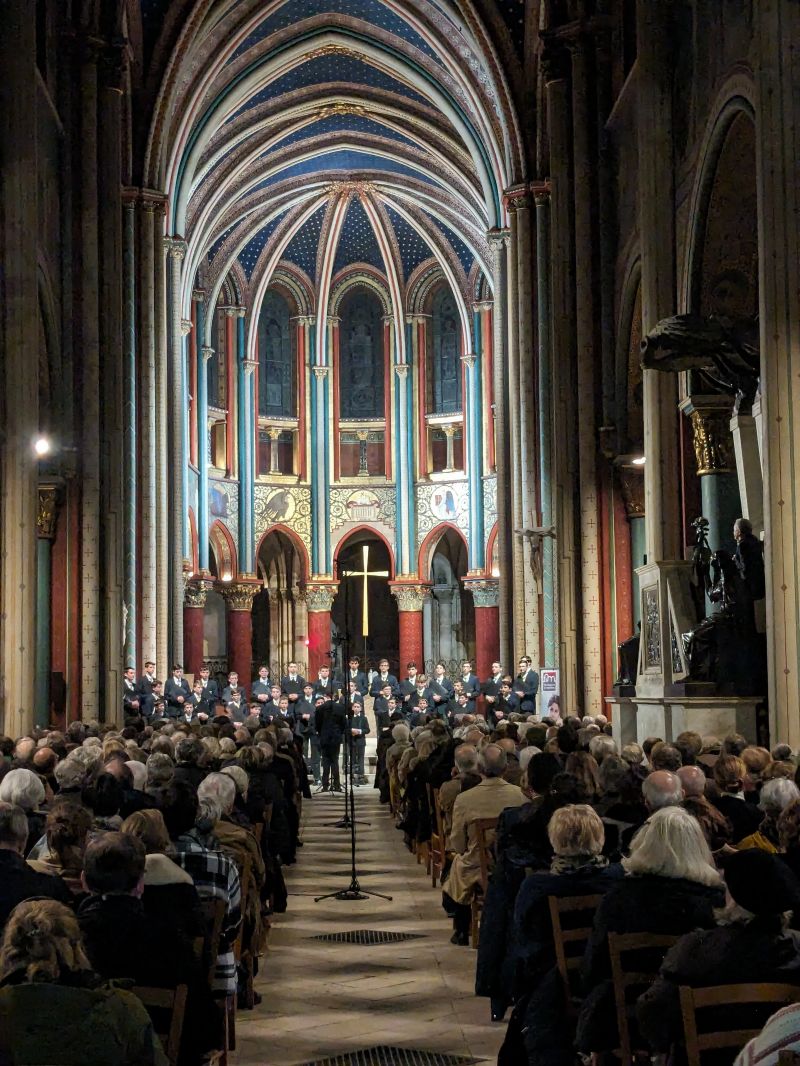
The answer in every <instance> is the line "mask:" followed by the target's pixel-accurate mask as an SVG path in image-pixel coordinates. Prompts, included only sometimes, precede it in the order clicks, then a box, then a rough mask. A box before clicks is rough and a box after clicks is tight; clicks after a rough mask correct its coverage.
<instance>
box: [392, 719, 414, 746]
mask: <svg viewBox="0 0 800 1066" xmlns="http://www.w3.org/2000/svg"><path fill="white" fill-rule="evenodd" d="M410 737H411V730H410V729H409V728H408V726H407V725H406V724H405V722H398V723H397V725H396V726H395V727H394V729H393V730H392V740H394V741H395V743H397V744H399V743H400V742H401V741H403V740H409V739H410Z"/></svg>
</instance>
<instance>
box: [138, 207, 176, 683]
mask: <svg viewBox="0 0 800 1066" xmlns="http://www.w3.org/2000/svg"><path fill="white" fill-rule="evenodd" d="M165 219H166V200H162V201H161V202H159V203H158V204H157V205H156V208H155V210H154V212H153V233H152V241H153V256H154V264H155V285H154V286H153V302H154V312H155V320H154V323H153V326H154V337H153V340H154V345H155V427H154V429H155V442H156V444H155V450H156V454H155V461H154V467H155V475H156V476H155V487H156V492H158V489H159V487H161V492H162V493H165V488H166V486H167V485H169V483H170V479H169V465H170V452H169V434H168V424H169V417H170V405H169V399H170V396H169V385H168V382H169V334H170V326H169V320H168V317H167V255H166V252H167V248H166V245H165V243H164V226H165ZM156 500H157V497H156ZM154 506H155V516H156V519H155V527H156V566H155V571H154V572H155V584H156V587H155V589H154V595H155V600H156V611H155V614H156V629H155V634H154V635H155V641H156V643H155V647H154V648H153V647H151V648H149V649H147V648H144V649H143V652H144V654H145V656H146V657H147V658H150V657H153V658H155V661H156V666H157V668H158V669H159V671H163V673H162V677H163V676H165V674H166V672H167V670H169V668H170V666H171V663H170V662H169V614H170V595H169V592H168V590H169V587H170V585H169V568H170V549H171V542H170V513H169V506H168V501H167V499H166V496H165V495H164V496H162V499H161V505H160V506H158V502H156V504H155V505H154ZM148 513H150V514H152V513H153V512H152V511H150V512H148ZM152 572H153V571H151V573H152ZM153 652H155V655H153Z"/></svg>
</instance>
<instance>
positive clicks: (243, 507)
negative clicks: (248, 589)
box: [236, 307, 256, 574]
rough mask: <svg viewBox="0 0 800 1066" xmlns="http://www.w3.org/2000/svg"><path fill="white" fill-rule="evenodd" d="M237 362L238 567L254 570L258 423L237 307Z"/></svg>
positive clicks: (241, 316) (241, 315)
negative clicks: (256, 429) (256, 428)
mask: <svg viewBox="0 0 800 1066" xmlns="http://www.w3.org/2000/svg"><path fill="white" fill-rule="evenodd" d="M237 316H238V317H237V319H236V365H237V371H238V373H237V378H236V380H237V390H238V393H239V406H238V409H237V410H238V415H239V418H238V424H237V440H238V447H239V569H240V570H241V571H242V572H243V573H246V574H252V573H254V572H255V523H254V520H253V512H254V508H255V472H256V464H255V426H256V408H255V402H256V401H255V395H254V391H253V369H254V367H253V366H251V365H250V363H249V361H248V359H247V343H246V339H245V317H244V316H245V311H244V308H243V307H242V308H237Z"/></svg>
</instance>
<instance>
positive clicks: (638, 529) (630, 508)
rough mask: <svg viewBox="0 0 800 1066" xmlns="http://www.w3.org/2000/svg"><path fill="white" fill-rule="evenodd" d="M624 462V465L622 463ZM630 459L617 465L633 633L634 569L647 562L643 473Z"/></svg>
mask: <svg viewBox="0 0 800 1066" xmlns="http://www.w3.org/2000/svg"><path fill="white" fill-rule="evenodd" d="M626 458H627V460H628V461H626ZM631 458H632V457H626V456H620V459H619V460H618V461H617V467H618V470H619V479H620V485H621V486H622V498H623V500H624V501H625V513H626V514H627V516H628V524H629V526H630V545H631V548H630V550H631V573H632V580H631V600H632V605H633V632H634V633H636V632H637V626H638V624H639V623H640V622H641V620H642V598H641V595H640V586H639V575H638V574H637V572H636V571H637V569H638V568H639V567H640V566H644V565H645V562H646V561H647V544H646V538H645V533H644V521H645V519H644V469H643V468H642V467H641V466H635V465H634V464H633V463H632V462H630V459H631Z"/></svg>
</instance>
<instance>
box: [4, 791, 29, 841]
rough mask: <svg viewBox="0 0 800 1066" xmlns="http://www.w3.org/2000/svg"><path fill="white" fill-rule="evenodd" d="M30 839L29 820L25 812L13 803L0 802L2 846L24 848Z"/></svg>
mask: <svg viewBox="0 0 800 1066" xmlns="http://www.w3.org/2000/svg"><path fill="white" fill-rule="evenodd" d="M27 839H28V819H27V818H26V817H25V811H23V809H22V807H18V806H16V805H14V804H12V803H4V802H2V801H0V844H14V845H15V846H16V847H17V848H21V847H23V846H24V844H25V841H26V840H27Z"/></svg>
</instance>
